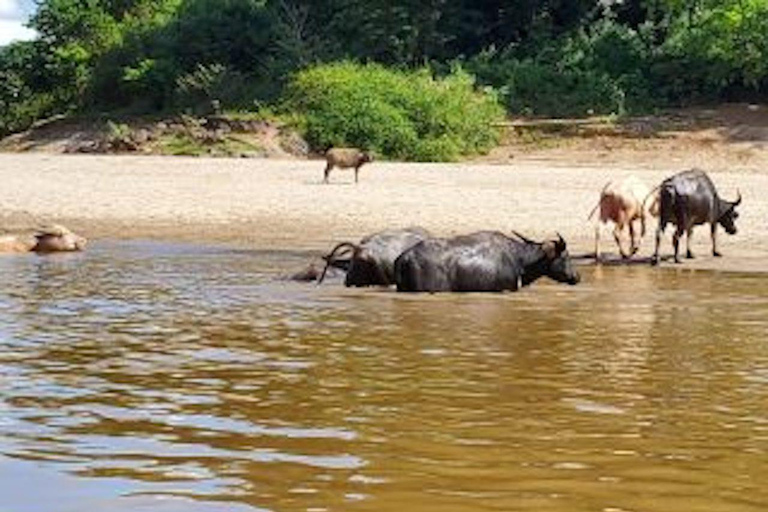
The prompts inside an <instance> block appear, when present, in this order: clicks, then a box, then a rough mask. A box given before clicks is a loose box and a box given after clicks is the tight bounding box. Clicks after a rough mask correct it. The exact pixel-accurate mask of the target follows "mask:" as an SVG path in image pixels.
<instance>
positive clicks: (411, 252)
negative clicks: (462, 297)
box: [395, 231, 579, 292]
mask: <svg viewBox="0 0 768 512" xmlns="http://www.w3.org/2000/svg"><path fill="white" fill-rule="evenodd" d="M518 236H519V237H520V239H519V240H517V239H513V238H509V237H507V236H506V235H504V234H502V233H499V232H495V231H481V232H478V233H473V234H471V235H465V236H457V237H455V238H450V239H443V238H431V239H426V240H424V241H422V242H419V243H418V244H416V245H414V246H413V247H411V248H410V249H408V250H407V251H405V252H404V253H403V254H401V255H400V257H398V258H397V260H396V261H395V282H396V284H397V290H398V291H403V292H448V291H453V292H490V291H493V292H500V291H504V290H512V291H516V290H518V289H519V288H520V287H522V286H527V285H529V284H531V283H532V282H534V281H535V280H537V279H538V278H539V277H542V276H548V277H551V278H552V279H554V280H556V281H559V282H564V283H568V284H576V283H578V282H579V274H578V273H577V272H576V270H575V269H574V268H573V265H572V263H571V259H570V256H569V255H568V251H567V250H566V244H565V241H564V240H563V239H562V237H559V239H558V240H553V241H547V242H543V243H537V242H534V241H532V240H529V239H527V238H524V237H522V236H520V235H518Z"/></svg>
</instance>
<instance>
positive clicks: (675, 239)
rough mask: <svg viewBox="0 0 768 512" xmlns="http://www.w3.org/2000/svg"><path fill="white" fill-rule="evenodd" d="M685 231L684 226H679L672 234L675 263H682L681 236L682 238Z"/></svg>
mask: <svg viewBox="0 0 768 512" xmlns="http://www.w3.org/2000/svg"><path fill="white" fill-rule="evenodd" d="M683 233H684V231H683V228H680V227H678V228H677V229H676V230H675V234H674V235H672V246H673V247H674V248H675V263H682V262H681V261H680V238H682V236H683Z"/></svg>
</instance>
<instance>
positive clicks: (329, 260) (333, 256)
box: [317, 242, 358, 284]
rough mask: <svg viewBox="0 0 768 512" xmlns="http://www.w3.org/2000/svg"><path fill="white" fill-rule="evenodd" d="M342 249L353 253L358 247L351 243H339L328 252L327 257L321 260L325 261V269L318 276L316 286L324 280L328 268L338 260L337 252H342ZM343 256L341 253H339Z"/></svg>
mask: <svg viewBox="0 0 768 512" xmlns="http://www.w3.org/2000/svg"><path fill="white" fill-rule="evenodd" d="M342 249H346V250H351V251H353V252H355V251H357V250H358V246H356V245H355V244H353V243H351V242H341V243H340V244H338V245H337V246H336V247H334V248H333V249H332V250H331V252H329V253H328V254H327V255H325V256H323V259H324V260H325V267H324V268H323V273H322V274H320V277H319V278H318V280H317V284H321V283H322V282H323V280H325V274H326V273H327V272H328V267H330V266H331V265H333V264H334V263H335V262H336V261H337V260H338V258H339V256H340V254H337V253H339V251H342ZM341 254H343V251H342V252H341Z"/></svg>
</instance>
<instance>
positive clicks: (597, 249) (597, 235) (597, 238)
mask: <svg viewBox="0 0 768 512" xmlns="http://www.w3.org/2000/svg"><path fill="white" fill-rule="evenodd" d="M595 261H596V262H598V263H600V224H596V225H595Z"/></svg>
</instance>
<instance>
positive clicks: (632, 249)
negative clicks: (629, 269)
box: [629, 221, 640, 256]
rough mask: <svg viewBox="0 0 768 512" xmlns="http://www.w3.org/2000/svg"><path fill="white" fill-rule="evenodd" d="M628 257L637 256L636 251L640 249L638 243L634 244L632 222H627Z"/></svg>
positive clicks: (633, 226) (633, 225)
mask: <svg viewBox="0 0 768 512" xmlns="http://www.w3.org/2000/svg"><path fill="white" fill-rule="evenodd" d="M629 240H630V245H629V255H630V256H634V255H635V254H637V250H638V249H639V248H640V247H639V245H640V244H639V243H637V242H635V224H634V221H630V222H629Z"/></svg>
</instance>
